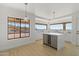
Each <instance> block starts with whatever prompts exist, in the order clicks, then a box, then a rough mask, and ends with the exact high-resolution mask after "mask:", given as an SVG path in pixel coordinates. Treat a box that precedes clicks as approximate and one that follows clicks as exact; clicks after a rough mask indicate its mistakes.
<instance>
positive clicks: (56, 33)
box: [44, 33, 63, 35]
mask: <svg viewBox="0 0 79 59" xmlns="http://www.w3.org/2000/svg"><path fill="white" fill-rule="evenodd" d="M44 34H48V35H63V34H62V33H44Z"/></svg>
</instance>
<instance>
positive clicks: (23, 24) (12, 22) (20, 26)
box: [8, 17, 30, 39]
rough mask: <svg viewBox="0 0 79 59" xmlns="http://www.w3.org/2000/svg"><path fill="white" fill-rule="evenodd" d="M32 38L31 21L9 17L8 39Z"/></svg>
mask: <svg viewBox="0 0 79 59" xmlns="http://www.w3.org/2000/svg"><path fill="white" fill-rule="evenodd" d="M29 36H30V20H24V19H20V18H12V17H8V38H9V39H15V38H22V37H29Z"/></svg>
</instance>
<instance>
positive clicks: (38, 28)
mask: <svg viewBox="0 0 79 59" xmlns="http://www.w3.org/2000/svg"><path fill="white" fill-rule="evenodd" d="M46 27H47V25H46V24H35V29H37V30H46Z"/></svg>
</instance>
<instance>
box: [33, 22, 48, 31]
mask: <svg viewBox="0 0 79 59" xmlns="http://www.w3.org/2000/svg"><path fill="white" fill-rule="evenodd" d="M35 25H45V26H46V29H36V28H35V30H47V24H42V23H35Z"/></svg>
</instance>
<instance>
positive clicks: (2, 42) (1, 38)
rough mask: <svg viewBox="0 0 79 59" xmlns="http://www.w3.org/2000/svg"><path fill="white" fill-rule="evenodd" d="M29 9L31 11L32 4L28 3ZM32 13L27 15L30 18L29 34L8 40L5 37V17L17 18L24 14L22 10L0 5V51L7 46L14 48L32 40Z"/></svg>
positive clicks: (6, 31)
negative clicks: (25, 36) (28, 35)
mask: <svg viewBox="0 0 79 59" xmlns="http://www.w3.org/2000/svg"><path fill="white" fill-rule="evenodd" d="M28 9H29V10H30V11H33V12H34V10H33V5H32V7H31V5H29V8H28ZM33 15H34V14H33V13H32V14H30V15H28V16H29V19H31V36H30V37H27V38H19V39H14V40H8V37H7V33H8V30H7V17H8V16H9V17H18V18H24V16H25V14H24V12H23V11H20V10H16V9H12V8H9V7H5V6H2V5H0V47H1V48H0V51H2V50H5V49H9V48H14V47H17V46H20V45H24V44H28V43H31V42H34V41H35V40H34V29H33V26H34V23H33V22H34V19H35V18H34V17H33Z"/></svg>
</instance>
